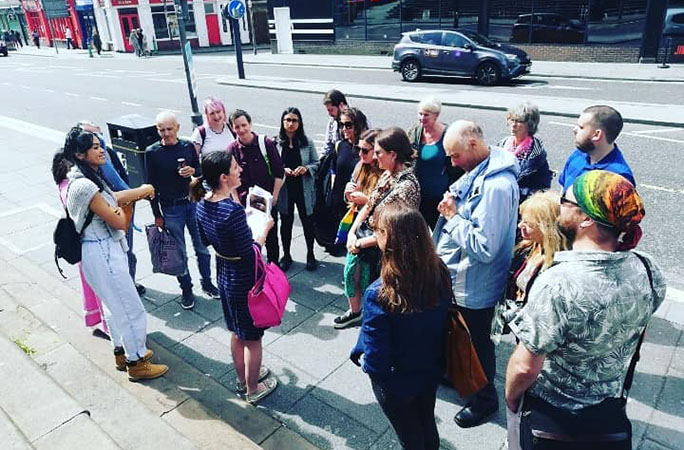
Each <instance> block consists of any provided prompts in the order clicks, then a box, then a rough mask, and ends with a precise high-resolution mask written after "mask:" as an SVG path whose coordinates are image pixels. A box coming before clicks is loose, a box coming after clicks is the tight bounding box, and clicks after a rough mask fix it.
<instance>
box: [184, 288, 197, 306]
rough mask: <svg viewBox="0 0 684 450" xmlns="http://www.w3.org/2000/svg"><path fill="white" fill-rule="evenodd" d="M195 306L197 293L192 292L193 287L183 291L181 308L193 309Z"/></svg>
mask: <svg viewBox="0 0 684 450" xmlns="http://www.w3.org/2000/svg"><path fill="white" fill-rule="evenodd" d="M194 307H195V294H193V293H192V290H191V289H188V290H187V291H183V299H182V300H181V308H183V309H192V308H194Z"/></svg>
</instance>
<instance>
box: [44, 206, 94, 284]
mask: <svg viewBox="0 0 684 450" xmlns="http://www.w3.org/2000/svg"><path fill="white" fill-rule="evenodd" d="M64 212H66V217H62V218H61V219H59V221H57V226H56V227H55V231H54V233H52V240H53V241H54V242H55V264H56V265H57V270H59V274H60V275H61V276H62V278H64V279H66V277H65V276H64V273H63V272H62V268H61V267H59V261H58V259H59V258H62V259H64V260H65V261H66V262H68V263H69V264H76V263H79V262H81V234H82V233H83V230H85V229H86V227H87V226H88V225H90V222H91V221H92V220H93V211H92V210H91V211H88V215H87V216H86V220H85V223H84V224H83V229H82V230H81V233H79V232H77V231H76V224H75V223H74V221H73V219H72V218H71V217H70V216H69V211H68V210H67V209H66V206H65V207H64Z"/></svg>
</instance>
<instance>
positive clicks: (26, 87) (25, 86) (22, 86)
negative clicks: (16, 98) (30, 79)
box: [19, 84, 31, 89]
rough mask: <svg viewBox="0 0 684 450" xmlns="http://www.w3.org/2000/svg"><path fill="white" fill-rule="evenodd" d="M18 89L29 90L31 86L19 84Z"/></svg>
mask: <svg viewBox="0 0 684 450" xmlns="http://www.w3.org/2000/svg"><path fill="white" fill-rule="evenodd" d="M19 87H20V88H22V89H31V86H27V85H25V84H20V85H19Z"/></svg>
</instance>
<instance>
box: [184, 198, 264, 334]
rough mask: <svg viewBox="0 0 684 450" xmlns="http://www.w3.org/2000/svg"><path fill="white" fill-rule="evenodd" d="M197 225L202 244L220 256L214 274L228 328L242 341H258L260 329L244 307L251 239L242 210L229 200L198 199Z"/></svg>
mask: <svg viewBox="0 0 684 450" xmlns="http://www.w3.org/2000/svg"><path fill="white" fill-rule="evenodd" d="M197 224H198V228H199V232H200V235H201V236H202V240H203V241H204V244H205V245H207V246H209V245H211V246H212V247H214V250H215V251H216V253H217V254H218V255H221V256H223V257H220V256H217V257H216V273H217V280H218V289H219V292H220V293H221V303H222V306H223V315H224V317H225V319H226V325H227V326H228V329H229V330H230V331H232V332H233V333H235V334H236V335H237V337H238V338H240V339H242V340H245V341H258V340H259V339H261V337H262V336H263V335H264V329H262V328H256V327H255V326H254V322H253V321H252V316H251V315H250V314H249V309H248V307H247V293H248V292H249V290H250V289H251V288H252V286H254V251H253V250H252V245H253V243H254V241H253V239H252V231H251V230H250V229H249V227H248V226H247V215H246V214H245V209H244V208H243V207H242V205H240V204H239V203H235V202H233V201H232V200H230V199H224V200H221V201H218V202H208V201H206V200H201V201H200V202H199V204H198V205H197ZM224 257H227V258H231V259H226V258H224ZM232 258H239V259H235V260H233V259H232Z"/></svg>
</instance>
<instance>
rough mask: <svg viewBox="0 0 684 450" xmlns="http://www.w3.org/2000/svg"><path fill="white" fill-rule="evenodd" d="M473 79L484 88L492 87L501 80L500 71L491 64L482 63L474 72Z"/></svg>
mask: <svg viewBox="0 0 684 450" xmlns="http://www.w3.org/2000/svg"><path fill="white" fill-rule="evenodd" d="M475 78H477V81H478V82H479V83H480V84H482V85H484V86H494V85H495V84H496V83H498V82H499V78H501V70H500V69H499V66H497V65H496V64H494V63H493V62H484V63H482V64H480V65H479V66H478V68H477V70H476V71H475Z"/></svg>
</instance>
